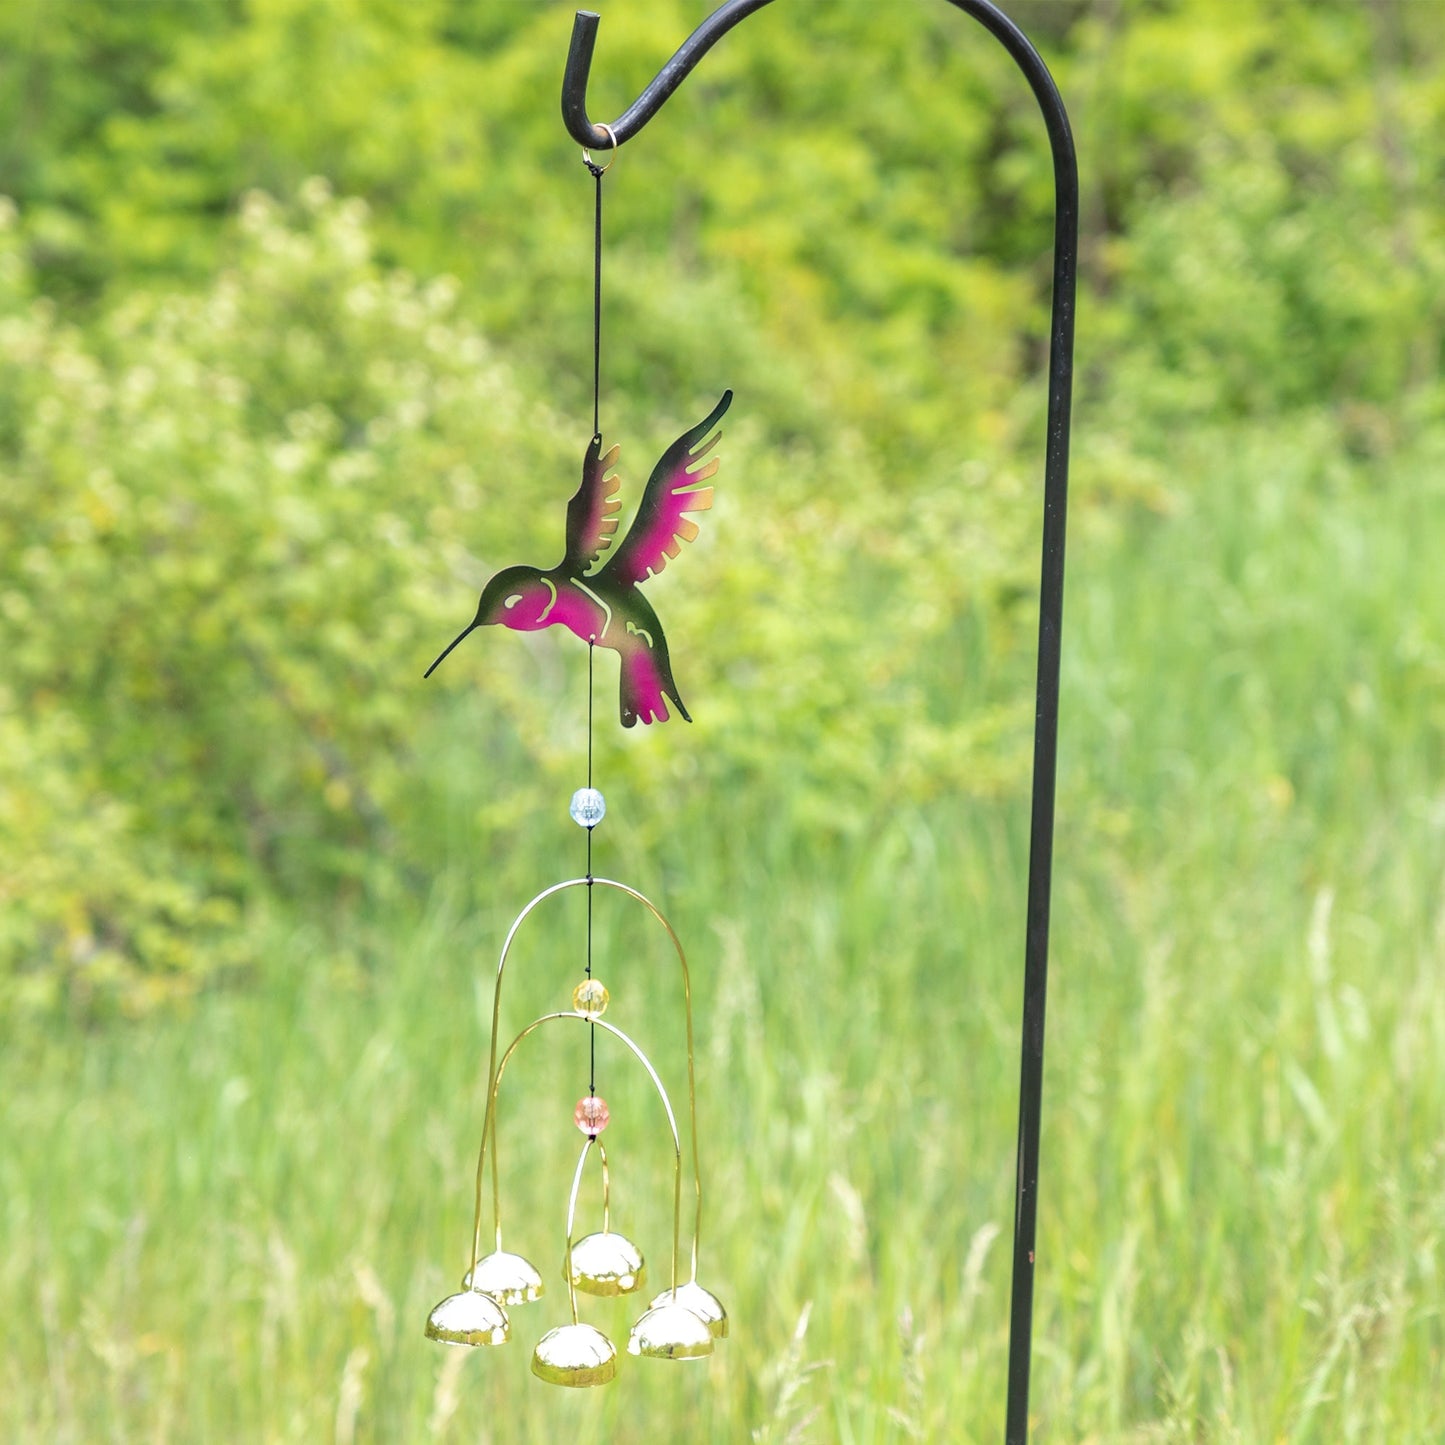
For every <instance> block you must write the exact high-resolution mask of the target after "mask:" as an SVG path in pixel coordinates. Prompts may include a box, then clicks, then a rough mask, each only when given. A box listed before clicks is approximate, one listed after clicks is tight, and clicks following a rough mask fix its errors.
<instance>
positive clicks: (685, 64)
mask: <svg viewBox="0 0 1445 1445" xmlns="http://www.w3.org/2000/svg"><path fill="white" fill-rule="evenodd" d="M770 3H771V0H727V3H725V4H723V5H721V6H719V8H718V9H717V10H715V11H714V12H713V13H712V14H711V15H710V16H708V18H707V19H706V20H704V21H703V23H702V24H701V25H699V26H698V28H697V29H696V30H694V31H693V33H692V34H691V35H690V36H689V37H688V38H687V40H685V41H684V42H683V43H682V45H681V46H679V47H678V50H677V53H676V54H675V55H674V56H673V57H672V59H671V60H669V61H668V62H667V64H666V65H664V66H663V67H662V69H661V70H660V71H658V73H657V75H656V77H654V79H653V80H652V82H651V83H650V84H649V85H648V86H647V87H646V89H644V90H643V92H642V94H641V95H639V96H638V98H637V99H636V100H635V101H633V103H632V104H631V105H630V106H628V108H627V109H626V110H625V111H623V112H622V114H621V115H620V116H619V117H618V118H617V119H616V120H615V121H613V122H612V123H611V125H610V126H608V127H607V129H606V130H603V129H602V127H600V126H597V125H594V124H593V123H592V121H591V120H590V119H589V118H588V115H587V79H588V75H589V74H590V72H591V68H592V52H593V50H594V48H595V46H596V44H597V21H598V17H597V15H596V14H594V13H593V12H592V11H590V10H579V11H578V12H577V17H576V19H575V20H574V22H573V26H572V45H571V48H570V50H569V51H568V53H567V69H566V73H565V75H564V77H563V81H562V117H563V119H564V121H565V122H566V125H567V130H568V132H569V133H570V134H571V136H572V138H573V139H574V140H576V141H577V142H578V143H579V144H581V145H583V146H590V147H604V148H608V147H611V146H612V144H613V143H614V138H615V143H616V144H617V145H622V144H623V143H624V142H625V141H627V140H629V139H630V138H631V137H632V136H634V135H636V134H637V133H638V131H640V130H641V129H642V127H643V126H644V125H646V124H647V122H648V121H649V120H651V119H652V117H653V116H654V115H656V114H657V112H658V110H659V109H661V107H662V104H663V102H664V101H666V100H667V98H668V96H670V95H671V94H672V93H673V91H675V90H676V89H677V88H678V86H679V85H681V84H682V82H683V81H684V80H686V79H687V77H688V75H689V74H691V72H692V70H693V68H694V67H695V66H696V65H697V63H698V62H699V61H700V60H701V59H702V57H703V56H704V55H706V54H707V52H708V51H709V50H710V49H712V47H713V46H714V45H715V44H717V42H718V41H719V40H721V39H722V37H723V36H724V35H726V34H727V33H728V31H729V30H731V29H732V28H733V26H735V25H737V24H738V23H739V22H741V21H743V20H746V19H747V17H748V16H749V15H751V14H753V12H754V11H756V10H761V9H762V8H763V7H764V6H765V5H768V4H770ZM948 3H949V4H951V5H953V6H954V7H955V8H957V9H959V10H962V11H963V12H964V13H965V14H968V15H971V16H973V18H974V19H975V20H977V21H978V22H979V23H980V24H981V25H983V26H984V28H985V29H986V30H988V32H989V33H990V34H991V35H993V36H994V37H995V39H997V40H998V41H999V42H1000V43H1001V44H1002V45H1003V47H1004V49H1005V50H1007V51H1008V53H1009V54H1010V55H1011V56H1012V57H1013V59H1014V62H1015V63H1016V64H1017V65H1018V67H1019V69H1020V70H1021V71H1022V72H1023V74H1024V77H1025V79H1026V80H1027V81H1028V83H1029V86H1030V88H1031V89H1032V90H1033V93H1034V98H1035V100H1037V101H1038V104H1039V109H1040V110H1041V111H1042V112H1043V118H1044V125H1045V127H1046V128H1047V130H1048V135H1049V146H1050V149H1051V151H1052V153H1053V161H1054V281H1053V310H1052V321H1051V326H1050V333H1049V406H1048V438H1047V442H1046V445H1045V452H1044V525H1043V564H1042V568H1041V576H1040V581H1039V651H1038V682H1037V689H1036V693H1035V707H1034V770H1033V801H1032V805H1031V815H1030V826H1029V883H1028V903H1027V923H1026V928H1025V938H1024V996H1023V1031H1022V1046H1021V1061H1020V1076H1019V1128H1018V1164H1017V1174H1016V1181H1015V1212H1014V1253H1013V1293H1012V1301H1011V1305H1010V1310H1009V1365H1008V1418H1007V1422H1006V1425H1005V1432H1004V1438H1005V1441H1006V1445H1024V1442H1025V1441H1026V1440H1027V1439H1028V1426H1029V1420H1028V1411H1029V1363H1030V1354H1031V1342H1032V1337H1033V1307H1034V1267H1035V1248H1034V1245H1035V1239H1036V1235H1037V1227H1038V1200H1039V1133H1040V1123H1041V1116H1042V1110H1043V1087H1044V1004H1045V999H1046V995H1047V990H1048V972H1049V896H1050V887H1051V883H1052V877H1053V852H1054V784H1055V777H1056V774H1057V765H1058V737H1059V657H1060V643H1061V634H1062V626H1063V605H1064V529H1065V520H1066V511H1067V501H1068V484H1069V415H1070V403H1071V399H1072V394H1073V370H1074V362H1073V357H1074V298H1075V291H1076V283H1077V274H1078V238H1079V174H1078V164H1077V161H1076V159H1075V155H1074V140H1073V134H1072V131H1071V129H1070V126H1069V117H1068V113H1067V112H1066V111H1065V109H1064V103H1063V100H1062V99H1061V98H1060V96H1059V92H1058V88H1057V87H1056V86H1055V84H1054V81H1053V77H1052V76H1051V75H1050V74H1049V70H1048V67H1047V66H1046V65H1045V64H1044V62H1043V60H1042V58H1041V57H1040V56H1039V53H1038V51H1037V50H1035V49H1034V47H1033V46H1032V45H1031V44H1030V43H1029V39H1028V37H1027V36H1026V35H1025V34H1024V33H1023V31H1022V30H1020V29H1019V28H1018V26H1017V25H1015V24H1014V22H1013V21H1012V20H1010V19H1009V18H1008V16H1007V15H1005V14H1004V13H1003V12H1002V11H1001V10H1000V9H999V8H998V7H997V6H996V5H994V4H992V3H991V0H948Z"/></svg>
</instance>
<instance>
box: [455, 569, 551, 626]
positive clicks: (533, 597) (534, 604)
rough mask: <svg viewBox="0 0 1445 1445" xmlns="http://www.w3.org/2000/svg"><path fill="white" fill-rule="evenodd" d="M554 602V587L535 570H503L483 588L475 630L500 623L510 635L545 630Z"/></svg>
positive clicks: (478, 604)
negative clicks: (507, 629)
mask: <svg viewBox="0 0 1445 1445" xmlns="http://www.w3.org/2000/svg"><path fill="white" fill-rule="evenodd" d="M556 601H557V587H556V584H555V583H553V582H552V580H551V579H550V578H548V577H546V576H545V575H543V574H542V573H541V572H539V571H538V570H537V569H536V568H535V567H504V568H503V569H502V570H501V571H500V572H498V573H497V575H496V576H495V577H493V578H492V580H491V581H490V582H488V583H487V585H486V586H485V587H484V588H483V589H482V599H481V601H480V602H478V603H477V620H476V621H475V622H474V623H473V624H472V625H473V626H474V627H488V626H490V625H491V624H492V623H494V622H500V623H501V624H502V626H504V627H510V628H511V629H512V631H513V632H536V631H537V630H538V628H542V627H546V626H547V623H548V620H549V619H548V614H549V613H550V612H551V611H552V608H553V606H554V605H555V604H556Z"/></svg>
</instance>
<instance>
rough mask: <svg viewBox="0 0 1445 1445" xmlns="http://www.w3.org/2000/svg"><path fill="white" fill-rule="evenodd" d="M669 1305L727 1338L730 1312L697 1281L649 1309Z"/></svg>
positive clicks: (718, 1336) (661, 1298)
mask: <svg viewBox="0 0 1445 1445" xmlns="http://www.w3.org/2000/svg"><path fill="white" fill-rule="evenodd" d="M507 1303H508V1304H510V1303H511V1301H510V1300H508V1301H507ZM668 1304H679V1305H682V1306H684V1307H685V1308H686V1309H690V1310H691V1311H692V1312H693V1314H695V1315H696V1316H697V1317H698V1318H699V1319H700V1320H702V1322H703V1323H704V1324H705V1325H706V1326H707V1327H708V1329H709V1330H710V1331H711V1332H712V1337H713V1339H715V1340H725V1339H726V1338H727V1333H728V1312H727V1311H726V1310H725V1309H724V1308H723V1307H722V1301H721V1300H719V1299H718V1297H717V1296H716V1295H715V1294H713V1293H711V1292H710V1291H709V1290H705V1289H704V1288H703V1287H702V1286H701V1285H700V1284H699V1283H698V1282H697V1281H696V1280H691V1281H690V1282H689V1283H687V1284H680V1285H678V1287H677V1288H676V1289H675V1290H670V1289H665V1290H663V1292H662V1293H661V1294H660V1295H658V1296H657V1298H656V1299H655V1300H653V1302H652V1303H651V1304H650V1305H649V1306H648V1308H649V1309H654V1310H655V1309H659V1308H660V1307H661V1306H663V1305H668Z"/></svg>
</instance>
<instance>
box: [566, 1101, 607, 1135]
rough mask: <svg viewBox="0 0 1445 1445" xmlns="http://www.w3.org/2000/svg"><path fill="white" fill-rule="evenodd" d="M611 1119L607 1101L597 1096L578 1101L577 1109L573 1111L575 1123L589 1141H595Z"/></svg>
mask: <svg viewBox="0 0 1445 1445" xmlns="http://www.w3.org/2000/svg"><path fill="white" fill-rule="evenodd" d="M611 1117H612V1115H611V1114H610V1113H609V1112H608V1109H607V1100H606V1099H599V1098H598V1097H597V1096H596V1095H595V1094H588V1096H587V1097H586V1098H585V1099H578V1100H577V1107H576V1108H575V1109H573V1110H572V1119H573V1122H574V1123H575V1124H576V1125H577V1127H578V1128H579V1129H580V1130H581V1131H582V1132H583V1133H584V1134H585V1135H586V1136H587V1137H588V1138H589V1139H595V1138H596V1137H597V1136H598V1135H599V1134H600V1133H601V1132H602V1131H603V1130H604V1129H605V1128H606V1127H607V1121H608V1120H609V1119H610V1118H611Z"/></svg>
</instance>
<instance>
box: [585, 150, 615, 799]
mask: <svg viewBox="0 0 1445 1445" xmlns="http://www.w3.org/2000/svg"><path fill="white" fill-rule="evenodd" d="M582 163H583V164H584V165H585V166H586V167H587V169H588V170H589V171H591V172H592V180H593V182H594V184H595V186H596V191H597V204H596V207H595V212H594V221H593V226H592V435H593V436H594V437H600V436H601V435H602V425H601V422H600V420H599V407H598V396H599V393H600V391H601V387H602V173H603V172H604V171H605V170H606V169H607V166H599V165H598V164H597V163H596V161H594V160H593V159H592V157H591V156H590V155H588V154H587V153H586V152H585V151H584V152H583V153H582ZM611 164H612V162H611V161H608V163H607V165H611ZM589 786H590V784H589Z"/></svg>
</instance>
